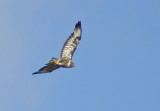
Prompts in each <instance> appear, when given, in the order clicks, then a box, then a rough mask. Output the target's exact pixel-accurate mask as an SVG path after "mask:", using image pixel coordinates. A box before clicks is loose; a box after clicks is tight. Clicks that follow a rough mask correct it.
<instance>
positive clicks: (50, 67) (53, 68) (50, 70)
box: [33, 58, 60, 74]
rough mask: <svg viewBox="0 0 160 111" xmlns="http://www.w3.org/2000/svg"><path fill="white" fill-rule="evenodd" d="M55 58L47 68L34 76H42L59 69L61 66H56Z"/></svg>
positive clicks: (43, 68)
mask: <svg viewBox="0 0 160 111" xmlns="http://www.w3.org/2000/svg"><path fill="white" fill-rule="evenodd" d="M55 60H56V59H55V58H52V59H51V60H50V61H49V63H48V64H46V66H44V67H42V68H41V69H40V70H39V71H37V72H35V73H33V74H41V73H47V72H52V71H53V70H56V69H58V68H59V67H60V66H57V65H56V64H55Z"/></svg>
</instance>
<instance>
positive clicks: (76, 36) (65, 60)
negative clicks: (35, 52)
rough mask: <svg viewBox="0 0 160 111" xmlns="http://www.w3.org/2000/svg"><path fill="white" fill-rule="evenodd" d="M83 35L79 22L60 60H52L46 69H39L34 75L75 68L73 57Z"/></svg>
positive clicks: (62, 51) (65, 44) (66, 43)
mask: <svg viewBox="0 0 160 111" xmlns="http://www.w3.org/2000/svg"><path fill="white" fill-rule="evenodd" d="M81 33H82V28H81V22H80V21H78V23H76V25H75V28H74V32H73V33H72V34H71V35H70V36H69V38H68V39H67V40H66V41H65V43H64V45H63V48H62V50H61V55H60V58H59V59H57V58H52V59H51V60H50V61H49V63H48V64H46V65H45V66H44V67H42V68H41V69H39V71H37V72H35V73H33V74H41V73H48V72H52V71H53V70H56V69H58V68H60V67H63V68H71V67H74V66H75V64H74V63H73V62H72V57H73V54H74V52H75V50H76V48H77V46H78V44H79V41H80V40H81Z"/></svg>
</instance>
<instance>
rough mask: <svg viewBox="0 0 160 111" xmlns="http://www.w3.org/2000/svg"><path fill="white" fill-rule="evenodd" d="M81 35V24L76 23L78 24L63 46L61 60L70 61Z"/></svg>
mask: <svg viewBox="0 0 160 111" xmlns="http://www.w3.org/2000/svg"><path fill="white" fill-rule="evenodd" d="M81 33H82V29H81V22H80V21H78V23H77V24H76V25H75V29H74V32H73V33H72V34H71V35H70V36H69V38H68V39H67V40H66V42H65V43H64V45H63V48H62V51H61V58H67V59H72V56H73V54H74V51H75V50H76V48H77V46H78V43H79V41H80V40H81Z"/></svg>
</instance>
